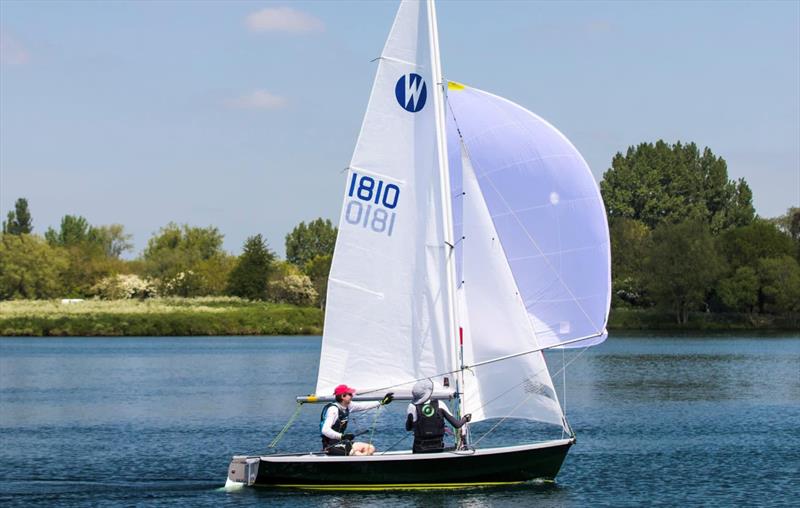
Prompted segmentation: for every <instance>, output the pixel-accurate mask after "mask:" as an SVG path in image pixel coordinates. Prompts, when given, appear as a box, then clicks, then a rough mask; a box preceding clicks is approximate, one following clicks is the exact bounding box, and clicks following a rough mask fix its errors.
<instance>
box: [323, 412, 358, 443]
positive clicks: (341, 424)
mask: <svg viewBox="0 0 800 508" xmlns="http://www.w3.org/2000/svg"><path fill="white" fill-rule="evenodd" d="M331 406H333V407H335V408H336V410H337V411H338V412H339V415H338V418H337V419H336V421H335V422H334V423H333V425H331V429H333V430H334V431H335V432H338V433H340V434H344V431H345V430H347V420H348V419H349V418H350V408H345V409H342V408H341V406H339V404H335V403H333V402H329V403H328V404H325V407H323V408H322V413H321V414H320V416H319V435H320V436H321V437H322V447H323V448H328V447H329V446H332V445H335V444H336V443H338V442H339V441H340V440H339V439H331V438H329V437H328V436H326V435H325V434H323V433H322V427H323V426H324V425H325V415H326V414H327V412H328V408H329V407H331Z"/></svg>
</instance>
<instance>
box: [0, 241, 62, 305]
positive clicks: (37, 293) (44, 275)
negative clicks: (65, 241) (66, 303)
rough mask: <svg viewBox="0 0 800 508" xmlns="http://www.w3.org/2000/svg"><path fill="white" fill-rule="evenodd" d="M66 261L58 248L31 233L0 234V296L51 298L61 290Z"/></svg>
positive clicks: (4, 298)
mask: <svg viewBox="0 0 800 508" xmlns="http://www.w3.org/2000/svg"><path fill="white" fill-rule="evenodd" d="M66 267H67V261H66V259H65V257H64V255H63V254H62V253H61V252H59V250H58V249H54V248H52V247H50V246H49V245H48V244H47V243H46V242H44V241H43V240H42V239H41V238H40V237H38V236H33V235H27V234H22V235H13V234H4V235H2V238H0V300H6V299H11V298H51V297H55V296H59V293H60V291H61V283H60V275H61V272H62V271H63V270H64V269H66Z"/></svg>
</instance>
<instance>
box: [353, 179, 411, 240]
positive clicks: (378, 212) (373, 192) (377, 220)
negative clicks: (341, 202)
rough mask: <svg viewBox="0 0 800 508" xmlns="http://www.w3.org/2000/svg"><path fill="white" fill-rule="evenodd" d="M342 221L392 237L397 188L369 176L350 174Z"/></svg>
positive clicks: (398, 193)
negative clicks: (348, 198) (347, 198)
mask: <svg viewBox="0 0 800 508" xmlns="http://www.w3.org/2000/svg"><path fill="white" fill-rule="evenodd" d="M347 196H348V197H350V198H351V199H350V200H348V202H347V207H346V208H345V213H344V219H345V220H346V221H347V222H348V224H353V225H358V226H361V227H363V228H365V229H368V230H370V231H373V232H375V233H385V234H386V235H387V236H392V231H394V221H395V216H396V213H395V212H394V209H395V207H397V202H398V200H399V199H400V187H398V186H397V185H395V184H393V183H390V184H387V183H385V182H383V180H380V179H377V178H373V177H371V176H366V175H359V174H358V173H355V172H354V173H353V174H352V177H351V179H350V185H349V187H348V191H347Z"/></svg>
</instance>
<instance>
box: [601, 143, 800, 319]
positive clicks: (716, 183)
mask: <svg viewBox="0 0 800 508" xmlns="http://www.w3.org/2000/svg"><path fill="white" fill-rule="evenodd" d="M600 190H601V193H602V195H603V200H604V202H605V205H606V211H607V214H608V221H609V229H610V236H611V255H612V257H611V260H612V288H613V301H612V306H613V307H616V308H619V307H632V308H660V309H663V310H665V311H670V312H671V313H672V314H673V316H674V317H675V320H676V321H677V322H678V323H681V324H685V323H686V322H687V320H688V318H689V313H690V312H697V311H704V312H740V313H746V314H747V315H748V316H749V317H751V318H752V319H754V318H755V317H756V315H769V314H772V315H775V314H781V315H786V314H789V315H792V316H796V315H797V314H798V313H799V312H800V265H798V260H800V208H797V207H792V208H790V209H789V210H787V212H786V213H785V214H784V215H782V216H780V217H775V218H771V219H765V218H761V217H758V216H757V215H756V213H755V210H754V208H753V203H752V199H753V195H752V192H751V190H750V187H749V186H748V185H747V182H746V181H745V180H744V179H739V180H738V181H732V180H730V179H729V178H728V170H727V164H726V162H725V160H724V159H723V158H722V157H718V156H716V155H714V154H713V153H712V151H711V150H710V149H709V148H705V149H703V150H702V151H701V150H699V148H698V147H697V145H695V144H694V143H688V144H682V143H680V142H678V143H675V144H668V143H665V142H664V141H658V142H656V143H642V144H640V145H638V146H634V147H630V148H628V150H627V152H626V153H625V154H622V153H617V154H616V156H615V157H614V158H613V161H612V163H611V167H610V168H609V169H608V170H607V171H606V172H605V173H604V175H603V179H602V181H601V182H600Z"/></svg>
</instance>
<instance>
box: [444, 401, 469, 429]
mask: <svg viewBox="0 0 800 508" xmlns="http://www.w3.org/2000/svg"><path fill="white" fill-rule="evenodd" d="M439 412H440V413H441V415H442V416H443V417H444V419H445V420H447V421H448V422H450V425H452V426H453V427H455V428H457V429H460V428H461V427H463V426H464V424H465V423H467V422H468V421H470V420H471V419H472V415H464V416H463V417H462V418H461V419H460V420H456V418H455V417H454V416H453V415H452V414H450V410H449V409H447V406H445V405H442V406H439Z"/></svg>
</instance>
